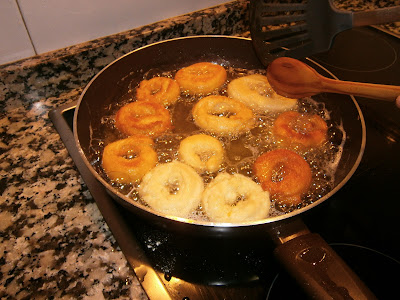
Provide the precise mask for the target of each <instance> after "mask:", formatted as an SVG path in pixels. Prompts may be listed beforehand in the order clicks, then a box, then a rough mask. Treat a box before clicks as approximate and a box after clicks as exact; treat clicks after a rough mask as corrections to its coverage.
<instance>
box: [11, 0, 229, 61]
mask: <svg viewBox="0 0 400 300" xmlns="http://www.w3.org/2000/svg"><path fill="white" fill-rule="evenodd" d="M224 2H228V0H202V1H199V0H113V1H109V0H58V1H55V0H18V3H19V6H20V9H21V12H22V15H23V17H24V20H25V23H26V25H27V27H28V29H29V33H30V36H31V39H32V41H33V44H34V46H35V49H36V51H37V52H38V53H43V52H47V51H51V50H55V49H59V48H63V47H66V46H70V45H75V44H78V43H81V42H85V41H89V40H92V39H95V38H98V37H103V36H106V35H110V34H114V33H118V32H122V31H125V30H129V29H132V28H135V27H138V26H142V25H146V24H150V23H153V22H156V21H160V20H163V19H167V18H170V17H174V16H177V15H181V14H184V13H188V12H192V11H195V10H199V9H203V8H207V7H210V6H213V5H218V4H221V3H224Z"/></svg>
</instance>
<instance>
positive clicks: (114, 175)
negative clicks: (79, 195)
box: [102, 135, 157, 184]
mask: <svg viewBox="0 0 400 300" xmlns="http://www.w3.org/2000/svg"><path fill="white" fill-rule="evenodd" d="M156 163H157V154H156V152H155V151H154V150H153V140H152V139H151V138H149V137H148V136H145V135H132V136H130V137H128V138H126V139H122V140H118V141H116V142H113V143H111V144H108V145H107V146H106V147H105V148H104V152H103V156H102V166H103V169H104V171H105V172H106V174H107V176H108V177H109V178H110V179H111V180H113V181H116V182H119V183H122V184H130V183H134V182H136V181H139V180H140V179H141V178H142V177H143V176H144V175H145V174H146V173H147V172H148V171H149V170H150V169H152V168H153V167H154V166H155V165H156Z"/></svg>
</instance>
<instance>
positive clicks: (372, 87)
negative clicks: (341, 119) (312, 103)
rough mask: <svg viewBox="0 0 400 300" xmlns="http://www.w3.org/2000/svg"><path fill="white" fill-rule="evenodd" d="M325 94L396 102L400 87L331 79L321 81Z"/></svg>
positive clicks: (399, 94)
mask: <svg viewBox="0 0 400 300" xmlns="http://www.w3.org/2000/svg"><path fill="white" fill-rule="evenodd" d="M321 88H322V89H323V91H324V92H328V93H338V94H346V95H354V96H360V97H366V98H373V99H379V100H385V101H391V102H394V101H395V100H396V98H397V97H398V96H400V86H393V85H384V84H372V83H362V82H352V81H341V80H334V79H330V78H323V79H322V80H321Z"/></svg>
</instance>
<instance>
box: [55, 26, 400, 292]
mask: <svg viewBox="0 0 400 300" xmlns="http://www.w3.org/2000/svg"><path fill="white" fill-rule="evenodd" d="M399 55H400V39H399V38H398V37H394V36H391V35H389V34H386V33H383V32H381V31H379V30H377V29H375V28H372V27H368V28H358V29H352V30H349V31H345V32H342V33H341V34H339V35H338V36H337V38H336V39H335V42H334V44H333V46H332V48H331V50H330V51H328V52H326V53H323V54H319V55H315V56H314V57H312V59H313V60H314V61H316V62H317V63H319V64H321V65H323V66H324V67H326V68H327V69H329V71H331V72H332V73H333V74H334V75H335V76H336V77H338V78H339V79H342V80H351V81H361V82H371V83H381V84H391V85H400V59H399V57H398V56H399ZM356 99H357V101H358V103H359V105H360V107H361V110H362V112H363V114H364V117H365V121H366V126H367V144H366V149H365V153H364V156H363V159H362V161H361V163H360V166H359V167H358V169H357V171H356V172H355V174H354V175H353V177H352V178H351V179H350V181H349V182H348V183H347V184H346V185H345V186H344V187H343V188H342V189H340V190H339V191H338V192H337V193H336V194H335V195H334V196H333V197H331V199H329V200H328V201H325V202H323V203H322V204H320V205H318V206H317V207H315V208H313V209H312V210H310V211H309V212H307V213H305V214H304V216H303V217H302V218H303V220H304V222H305V223H306V224H307V225H308V227H309V228H310V229H311V230H312V231H313V232H318V233H319V234H320V235H321V236H323V237H324V239H325V240H326V241H327V242H328V243H330V244H331V245H332V247H333V248H334V249H335V250H336V251H337V252H338V254H339V255H340V256H342V258H343V259H344V260H345V261H346V262H347V263H348V264H349V265H350V267H351V268H352V269H353V270H354V271H355V272H356V273H357V274H358V275H359V276H360V278H361V279H362V280H363V281H364V282H365V283H366V284H367V286H369V288H370V289H371V290H372V291H373V292H374V293H375V294H376V295H377V296H378V298H379V299H390V298H391V296H392V295H393V293H395V292H397V286H396V284H397V278H396V276H394V277H393V276H392V274H398V272H399V271H400V246H399V243H398V238H399V237H400V235H399V233H400V231H399V225H398V223H397V216H398V215H399V211H400V201H399V200H400V197H399V196H398V193H397V184H400V157H399V154H400V109H397V108H395V106H394V104H393V103H388V102H382V101H377V100H371V99H366V98H356ZM74 108H75V104H74V103H72V104H70V105H68V106H64V107H60V108H57V109H55V110H54V111H52V112H51V114H50V116H51V118H52V120H53V122H54V124H55V126H56V129H57V130H58V132H59V133H60V136H61V138H62V139H63V141H64V143H65V144H66V146H67V149H68V151H69V153H70V154H71V156H72V158H73V159H74V162H75V163H76V165H77V167H78V169H79V171H80V172H81V175H82V177H83V179H84V180H85V183H86V184H87V186H88V188H89V190H90V191H91V193H92V195H93V197H94V199H95V200H96V202H97V204H98V206H99V209H100V211H101V212H102V213H103V216H104V217H105V220H106V222H107V224H108V225H109V227H110V229H111V230H112V232H113V234H114V236H115V238H116V240H117V242H118V243H119V245H120V247H121V249H122V251H123V252H124V254H125V255H126V257H127V259H128V261H129V262H130V264H131V265H132V267H133V269H134V270H135V272H136V274H137V276H138V278H139V280H140V281H141V282H142V286H143V288H144V290H145V291H146V293H147V294H148V295H149V297H150V298H154V299H160V298H159V297H160V295H163V297H164V296H165V297H168V296H169V297H170V298H171V299H191V300H195V299H196V300H197V299H292V298H293V297H296V299H306V296H305V295H304V294H303V293H302V291H301V290H300V289H298V288H297V286H296V285H295V283H294V281H293V280H292V279H291V278H289V277H288V275H286V273H285V272H284V271H282V270H281V269H280V266H279V265H277V264H276V263H275V261H274V260H273V259H271V253H270V249H269V242H268V241H266V240H265V241H264V240H260V241H257V242H256V243H252V244H251V245H246V244H243V243H242V241H234V240H223V239H222V240H221V239H218V240H217V239H215V240H211V239H209V238H201V237H198V236H196V237H191V236H190V234H177V233H174V234H171V233H169V232H166V231H164V230H162V229H160V228H155V227H152V226H151V225H150V224H147V223H146V222H143V221H142V220H138V219H137V218H135V217H134V216H132V215H130V213H129V212H127V211H125V210H124V209H123V208H122V207H120V206H118V205H117V204H116V203H115V202H114V201H113V200H111V198H110V197H109V196H108V194H107V193H106V192H105V190H104V188H102V186H101V185H99V183H98V182H97V181H96V180H95V179H94V177H92V176H91V174H90V172H88V170H87V169H85V168H86V167H85V165H84V164H83V162H82V161H81V160H80V157H79V155H78V154H77V149H76V147H75V144H74V140H73V138H71V137H72V132H71V128H72V117H73V112H74ZM144 267H145V268H146V272H145V273H146V274H148V275H146V276H147V279H145V278H146V277H145V276H144V275H142V274H141V273H142V269H143V268H144ZM149 274H150V275H151V276H150V275H149ZM149 277H151V280H150V281H149ZM288 287H290V288H288ZM155 289H158V291H155ZM160 290H161V292H160ZM159 292H160V293H161V294H160V293H159Z"/></svg>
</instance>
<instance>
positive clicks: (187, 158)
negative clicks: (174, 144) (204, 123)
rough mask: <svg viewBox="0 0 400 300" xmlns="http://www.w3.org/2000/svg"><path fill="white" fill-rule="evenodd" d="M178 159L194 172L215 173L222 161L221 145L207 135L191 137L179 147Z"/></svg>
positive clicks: (222, 150) (222, 151)
mask: <svg viewBox="0 0 400 300" xmlns="http://www.w3.org/2000/svg"><path fill="white" fill-rule="evenodd" d="M179 159H180V160H181V161H183V162H184V163H186V164H188V165H189V166H191V167H193V168H194V169H195V170H196V171H198V172H200V173H203V172H205V171H208V172H215V171H217V170H218V169H219V168H220V166H221V163H222V161H223V159H224V148H223V147H222V143H221V142H220V141H219V140H218V139H216V138H214V137H212V136H209V135H205V134H196V135H191V136H189V137H187V138H185V139H184V140H182V141H181V143H180V145H179Z"/></svg>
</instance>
